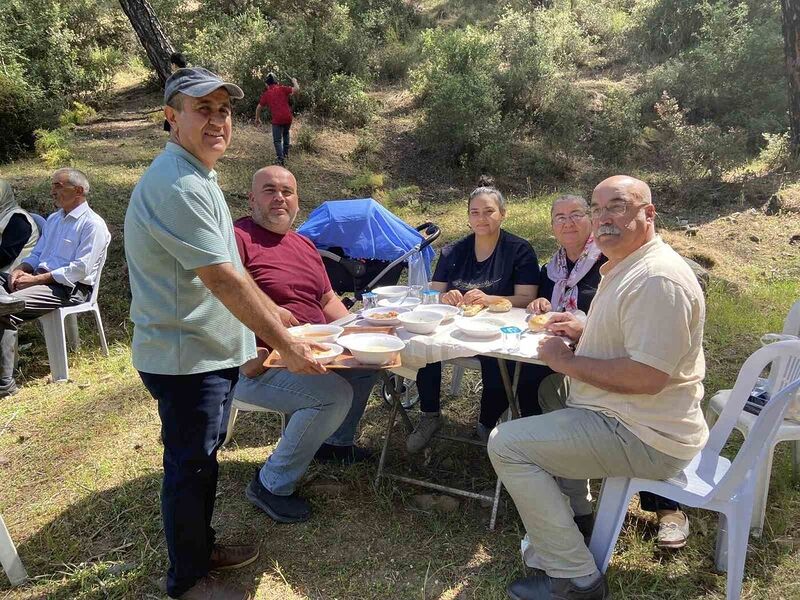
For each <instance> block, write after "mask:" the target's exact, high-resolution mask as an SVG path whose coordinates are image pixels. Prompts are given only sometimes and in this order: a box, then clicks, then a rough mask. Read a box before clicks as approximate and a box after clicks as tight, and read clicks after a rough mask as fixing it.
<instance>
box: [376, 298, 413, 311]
mask: <svg viewBox="0 0 800 600" xmlns="http://www.w3.org/2000/svg"><path fill="white" fill-rule="evenodd" d="M400 298H402V296H395V297H393V298H384V299H383V300H379V301H378V306H402V307H403V308H414V307H415V306H419V303H420V302H422V300H420V299H419V298H405V299H404V300H403V301H402V302H398V300H400Z"/></svg>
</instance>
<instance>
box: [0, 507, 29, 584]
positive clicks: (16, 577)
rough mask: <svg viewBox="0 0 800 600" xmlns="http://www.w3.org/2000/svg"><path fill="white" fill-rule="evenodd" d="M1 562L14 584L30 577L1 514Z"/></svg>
mask: <svg viewBox="0 0 800 600" xmlns="http://www.w3.org/2000/svg"><path fill="white" fill-rule="evenodd" d="M0 563H2V565H3V570H4V571H5V572H6V575H8V580H9V581H10V582H11V585H12V586H15V585H20V584H22V583H24V582H25V581H26V580H27V579H28V573H27V571H25V567H24V566H23V564H22V560H21V559H20V557H19V554H17V549H16V547H15V546H14V542H13V540H12V539H11V534H10V533H8V529H6V524H5V523H4V522H3V517H2V516H0Z"/></svg>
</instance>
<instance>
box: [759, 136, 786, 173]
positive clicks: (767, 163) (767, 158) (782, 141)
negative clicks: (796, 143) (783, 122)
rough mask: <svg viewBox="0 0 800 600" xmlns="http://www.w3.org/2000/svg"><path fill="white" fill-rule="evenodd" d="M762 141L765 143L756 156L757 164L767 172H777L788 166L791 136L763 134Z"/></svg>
mask: <svg viewBox="0 0 800 600" xmlns="http://www.w3.org/2000/svg"><path fill="white" fill-rule="evenodd" d="M764 141H765V142H766V143H767V145H766V146H764V148H762V149H761V152H759V154H758V163H759V164H760V165H761V166H763V167H764V168H765V169H766V170H768V171H777V170H778V169H782V168H784V167H786V165H788V164H789V161H790V160H791V158H792V147H791V134H790V132H788V131H785V132H783V133H775V134H772V133H765V134H764Z"/></svg>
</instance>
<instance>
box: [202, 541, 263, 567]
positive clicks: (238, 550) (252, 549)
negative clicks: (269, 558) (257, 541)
mask: <svg viewBox="0 0 800 600" xmlns="http://www.w3.org/2000/svg"><path fill="white" fill-rule="evenodd" d="M257 558H258V546H255V545H252V544H247V545H240V546H226V545H223V544H214V548H212V550H211V558H210V559H209V561H208V569H209V570H210V571H229V570H232V569H239V568H241V567H244V566H247V565H249V564H250V563H252V562H254V561H255V560H256V559H257Z"/></svg>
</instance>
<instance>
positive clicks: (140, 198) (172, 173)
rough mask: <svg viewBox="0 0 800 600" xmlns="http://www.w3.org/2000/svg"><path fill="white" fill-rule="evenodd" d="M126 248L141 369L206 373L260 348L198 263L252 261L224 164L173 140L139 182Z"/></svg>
mask: <svg viewBox="0 0 800 600" xmlns="http://www.w3.org/2000/svg"><path fill="white" fill-rule="evenodd" d="M125 256H126V258H127V260H128V273H129V276H130V282H131V293H132V295H133V299H132V301H131V320H133V323H134V330H133V348H132V350H133V366H134V367H135V368H136V369H137V370H139V371H144V372H146V373H156V374H162V375H189V374H193V373H205V372H208V371H215V370H218V369H225V368H228V367H238V366H239V365H241V364H242V363H243V362H245V361H246V360H249V359H250V358H253V357H254V356H255V355H256V346H255V338H254V336H253V333H252V332H251V331H250V330H249V329H247V328H246V327H245V326H244V325H242V323H241V322H240V321H239V320H238V319H237V318H236V317H234V316H233V315H232V314H231V312H230V311H229V310H228V309H227V308H226V307H225V305H223V304H222V302H220V301H219V300H218V299H217V298H216V297H215V296H214V295H213V294H212V293H211V292H210V291H209V290H208V288H206V287H205V285H203V282H202V281H200V278H199V277H198V276H197V274H196V273H195V271H194V270H195V269H197V268H198V267H206V266H209V265H216V264H221V263H232V264H233V265H234V266H235V267H236V269H237V270H239V271H241V272H244V269H243V267H242V263H241V260H240V259H239V252H238V250H237V249H236V238H235V237H234V234H233V223H232V221H231V213H230V210H228V205H227V203H226V202H225V197H224V196H223V195H222V190H221V189H220V187H219V184H218V183H217V174H216V172H215V171H213V170H209V169H207V168H206V167H205V166H204V165H203V164H202V163H201V162H200V161H199V160H198V159H197V158H195V157H194V156H193V155H192V154H190V153H189V152H187V151H186V150H184V149H183V148H182V147H181V146H179V145H177V144H174V143H172V142H168V143H167V146H166V148H165V149H164V151H163V152H162V153H161V154H159V155H158V156H157V157H156V159H155V160H154V161H153V162H152V164H151V165H150V166H149V167H148V169H147V170H146V171H145V172H144V175H142V178H141V179H140V180H139V183H137V184H136V187H135V188H134V189H133V194H131V201H130V204H129V205H128V211H127V213H126V214H125Z"/></svg>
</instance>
